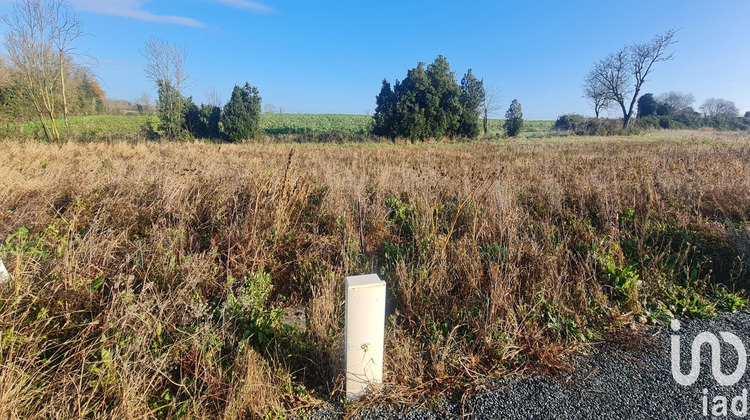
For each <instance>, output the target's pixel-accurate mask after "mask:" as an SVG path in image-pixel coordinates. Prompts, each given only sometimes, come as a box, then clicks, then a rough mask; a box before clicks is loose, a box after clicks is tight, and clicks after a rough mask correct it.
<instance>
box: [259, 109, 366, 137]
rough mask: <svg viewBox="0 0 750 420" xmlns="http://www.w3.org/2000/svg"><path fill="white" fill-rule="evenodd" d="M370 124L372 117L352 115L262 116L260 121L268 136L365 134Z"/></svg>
mask: <svg viewBox="0 0 750 420" xmlns="http://www.w3.org/2000/svg"><path fill="white" fill-rule="evenodd" d="M372 123H373V119H372V116H368V115H354V114H263V116H262V117H261V120H260V125H261V127H262V128H263V131H264V132H265V133H266V134H269V135H274V134H305V133H308V132H326V131H347V132H350V133H357V134H365V133H368V132H369V131H370V130H371V129H372Z"/></svg>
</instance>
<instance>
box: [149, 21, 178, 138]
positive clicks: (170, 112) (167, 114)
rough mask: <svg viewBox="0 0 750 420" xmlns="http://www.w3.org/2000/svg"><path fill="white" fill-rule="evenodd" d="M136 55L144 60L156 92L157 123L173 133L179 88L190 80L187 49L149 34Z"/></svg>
mask: <svg viewBox="0 0 750 420" xmlns="http://www.w3.org/2000/svg"><path fill="white" fill-rule="evenodd" d="M140 54H141V56H143V58H145V59H146V66H145V67H144V73H145V75H146V78H147V79H149V80H151V81H152V82H154V84H155V85H156V88H157V90H158V91H159V92H160V95H159V102H160V105H159V107H160V115H159V117H160V118H161V120H162V121H161V124H162V126H163V127H164V128H165V131H166V132H167V133H168V135H170V136H172V135H175V134H176V133H177V132H178V131H179V130H181V126H182V122H181V119H182V115H183V112H182V110H183V97H182V90H183V89H184V88H185V87H186V85H187V83H188V81H189V80H190V76H189V75H188V73H187V68H186V67H187V51H185V49H184V48H182V47H180V46H178V45H177V44H171V43H169V42H167V41H163V40H161V39H158V38H156V37H154V36H152V37H150V38H149V39H148V40H147V41H146V45H145V47H144V48H143V49H142V50H141V51H140Z"/></svg>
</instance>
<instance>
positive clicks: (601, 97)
mask: <svg viewBox="0 0 750 420" xmlns="http://www.w3.org/2000/svg"><path fill="white" fill-rule="evenodd" d="M583 97H584V98H586V99H587V100H588V101H589V103H590V104H591V105H592V106H593V107H594V114H595V115H596V118H599V114H601V112H602V111H603V110H605V109H609V108H610V107H611V106H612V101H613V97H612V94H611V93H610V91H609V90H608V89H607V88H606V86H605V85H604V84H603V83H602V81H601V80H600V79H599V78H598V77H597V73H596V71H595V69H591V71H590V72H589V74H588V75H586V78H585V79H583Z"/></svg>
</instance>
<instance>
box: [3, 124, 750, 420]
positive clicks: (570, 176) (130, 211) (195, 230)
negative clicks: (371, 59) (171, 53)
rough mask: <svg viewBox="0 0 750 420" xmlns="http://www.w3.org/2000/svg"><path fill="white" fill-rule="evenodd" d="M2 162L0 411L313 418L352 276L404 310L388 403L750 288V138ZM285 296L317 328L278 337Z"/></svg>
mask: <svg viewBox="0 0 750 420" xmlns="http://www.w3.org/2000/svg"><path fill="white" fill-rule="evenodd" d="M0 156H2V162H3V173H2V178H1V180H0V184H2V186H1V187H0V239H4V242H3V244H2V247H1V248H0V258H2V260H3V261H4V262H5V265H6V267H7V268H8V269H9V271H10V272H11V274H12V275H13V278H12V280H10V281H9V282H7V283H5V284H2V285H0V417H3V418H48V417H64V418H73V417H84V416H85V417H109V418H111V417H122V418H153V417H158V418H162V417H180V416H185V417H200V418H204V417H205V418H217V417H224V418H243V417H262V416H266V415H273V414H274V413H276V414H278V413H282V412H284V411H287V412H290V411H292V412H293V411H295V410H304V409H305V408H308V407H311V406H314V405H315V404H317V403H318V402H319V401H320V400H321V399H328V398H331V396H334V397H335V396H336V395H340V394H338V392H339V391H340V390H341V386H342V381H341V377H340V370H339V369H340V364H341V363H340V360H341V343H342V338H343V337H342V334H343V328H342V327H343V317H342V310H343V279H344V277H345V276H346V275H349V274H360V273H364V272H372V271H377V272H380V273H381V274H382V275H383V277H384V278H385V279H386V281H387V283H388V288H389V291H390V293H391V294H392V295H393V300H394V302H395V304H394V310H393V314H392V315H391V316H390V317H389V319H388V321H387V329H386V349H387V350H386V382H387V385H388V386H387V387H386V388H385V391H384V394H383V395H381V396H380V397H379V398H381V400H387V401H392V400H399V399H409V398H413V397H416V396H418V395H420V394H421V393H423V392H438V393H439V392H442V391H443V390H446V389H452V388H456V387H458V388H459V389H461V387H462V385H465V384H467V383H471V382H474V381H480V380H482V379H483V378H485V377H487V376H488V375H497V374H502V373H506V372H512V371H516V370H518V369H520V368H525V367H542V368H545V367H546V368H552V369H556V368H559V367H561V366H564V365H565V361H566V357H567V355H569V354H570V353H571V352H572V351H574V350H575V349H576V348H578V347H579V346H580V345H582V344H585V343H592V342H597V341H599V340H601V339H604V338H606V336H607V334H609V333H611V331H613V330H617V329H618V328H620V327H622V326H623V325H626V324H630V323H634V322H635V321H638V320H640V321H642V322H644V321H645V322H648V321H658V320H660V319H662V320H663V319H666V318H667V317H669V316H670V315H671V314H673V313H675V312H678V313H680V314H685V315H693V316H705V315H710V314H711V313H712V312H713V311H714V310H716V309H717V308H719V307H726V308H729V309H732V308H734V309H736V308H737V307H741V306H742V305H743V304H744V301H743V299H742V296H741V292H740V293H739V294H737V293H734V292H738V291H739V290H741V289H743V288H744V287H745V286H746V283H747V280H748V277H749V276H750V274H749V272H748V263H749V262H750V260H749V258H750V257H748V252H749V249H750V231H749V230H748V221H750V140H749V139H748V137H747V136H742V135H734V134H716V133H696V132H690V133H682V134H681V135H680V136H675V137H637V138H636V137H633V138H607V139H604V138H584V139H579V138H566V139H560V138H553V139H537V140H528V141H510V142H503V143H492V144H491V143H473V144H461V145H452V144H449V145H413V146H411V145H410V146H404V145H398V146H394V145H383V144H367V145H358V146H355V145H338V146H333V145H291V144H282V145H274V144H263V145H259V144H256V145H252V144H251V145H215V144H204V143H191V144H177V143H139V144H125V143H121V144H111V145H103V144H65V145H62V146H55V145H47V144H41V143H34V142H25V143H18V142H13V141H6V142H2V143H0ZM357 197H360V198H361V199H362V202H363V208H364V233H365V249H366V255H364V256H362V255H360V246H359V227H358V216H357V212H356V201H355V200H356V198H357ZM720 285H721V286H720ZM286 306H302V307H304V308H305V311H306V315H307V328H306V329H304V330H301V329H294V328H289V327H284V326H283V325H281V323H280V322H279V311H278V308H281V307H286Z"/></svg>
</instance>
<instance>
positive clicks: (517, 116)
mask: <svg viewBox="0 0 750 420" xmlns="http://www.w3.org/2000/svg"><path fill="white" fill-rule="evenodd" d="M522 129H523V111H522V110H521V103H520V102H518V99H514V100H513V102H511V103H510V107H509V108H508V111H507V112H506V113H505V133H506V134H507V135H508V137H515V136H517V135H518V134H519V133H520V132H521V130H522Z"/></svg>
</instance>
